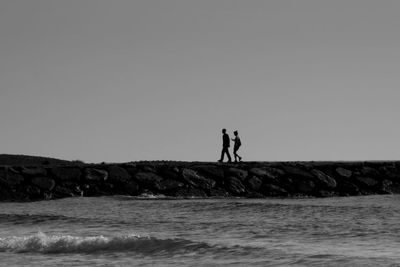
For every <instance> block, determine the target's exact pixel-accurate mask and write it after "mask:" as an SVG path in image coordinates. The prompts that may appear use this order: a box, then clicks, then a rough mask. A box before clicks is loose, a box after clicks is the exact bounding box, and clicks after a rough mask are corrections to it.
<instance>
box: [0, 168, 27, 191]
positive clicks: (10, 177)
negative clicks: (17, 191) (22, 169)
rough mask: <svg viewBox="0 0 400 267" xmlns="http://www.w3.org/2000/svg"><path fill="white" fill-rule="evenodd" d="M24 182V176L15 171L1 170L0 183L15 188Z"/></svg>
mask: <svg viewBox="0 0 400 267" xmlns="http://www.w3.org/2000/svg"><path fill="white" fill-rule="evenodd" d="M23 182H24V177H23V176H22V175H20V174H16V173H14V172H7V171H0V183H3V184H4V185H7V186H9V187H11V188H14V187H16V186H18V185H20V184H22V183H23Z"/></svg>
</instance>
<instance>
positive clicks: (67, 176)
mask: <svg viewBox="0 0 400 267" xmlns="http://www.w3.org/2000/svg"><path fill="white" fill-rule="evenodd" d="M51 171H52V173H53V174H54V176H55V177H56V178H57V180H61V181H80V179H81V170H80V169H79V168H70V167H57V168H53V169H51Z"/></svg>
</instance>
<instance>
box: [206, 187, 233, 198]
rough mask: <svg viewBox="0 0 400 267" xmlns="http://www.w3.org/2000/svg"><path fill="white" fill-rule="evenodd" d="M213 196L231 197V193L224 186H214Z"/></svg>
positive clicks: (211, 191)
mask: <svg viewBox="0 0 400 267" xmlns="http://www.w3.org/2000/svg"><path fill="white" fill-rule="evenodd" d="M210 196H211V197H229V196H230V195H229V193H228V192H226V191H225V190H224V189H222V188H212V189H211V190H210Z"/></svg>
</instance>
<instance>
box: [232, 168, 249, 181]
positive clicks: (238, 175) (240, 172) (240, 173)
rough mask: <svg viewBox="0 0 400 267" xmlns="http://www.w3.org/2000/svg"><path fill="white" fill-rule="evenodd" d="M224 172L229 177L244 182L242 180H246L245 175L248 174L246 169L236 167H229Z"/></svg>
mask: <svg viewBox="0 0 400 267" xmlns="http://www.w3.org/2000/svg"><path fill="white" fill-rule="evenodd" d="M226 174H227V176H230V177H236V178H238V179H239V180H240V181H242V182H244V180H246V178H247V176H248V175H249V173H248V172H247V171H245V170H242V169H237V168H229V169H228V170H227V172H226Z"/></svg>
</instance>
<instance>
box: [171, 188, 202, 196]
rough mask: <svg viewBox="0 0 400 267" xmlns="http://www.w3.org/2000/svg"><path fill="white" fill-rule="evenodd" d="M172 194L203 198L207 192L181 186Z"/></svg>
mask: <svg viewBox="0 0 400 267" xmlns="http://www.w3.org/2000/svg"><path fill="white" fill-rule="evenodd" d="M173 196H175V197H182V198H193V197H195V198H205V197H207V194H206V193H205V192H204V191H203V190H201V189H198V188H181V189H179V190H177V191H176V192H175V193H174V194H173Z"/></svg>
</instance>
